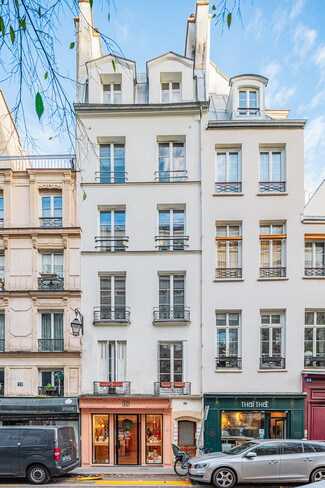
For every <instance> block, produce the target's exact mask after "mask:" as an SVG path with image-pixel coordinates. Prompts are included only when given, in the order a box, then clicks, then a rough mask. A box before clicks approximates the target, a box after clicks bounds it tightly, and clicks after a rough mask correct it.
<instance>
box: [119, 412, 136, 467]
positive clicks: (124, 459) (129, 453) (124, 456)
mask: <svg viewBox="0 0 325 488" xmlns="http://www.w3.org/2000/svg"><path fill="white" fill-rule="evenodd" d="M115 453H116V464H140V416H139V415H115Z"/></svg>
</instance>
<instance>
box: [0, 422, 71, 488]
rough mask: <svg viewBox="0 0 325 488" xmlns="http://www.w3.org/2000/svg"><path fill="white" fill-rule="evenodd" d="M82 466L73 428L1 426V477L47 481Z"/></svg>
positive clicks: (38, 483)
mask: <svg viewBox="0 0 325 488" xmlns="http://www.w3.org/2000/svg"><path fill="white" fill-rule="evenodd" d="M78 466H79V459H78V448H77V442H76V436H75V433H74V429H73V427H47V426H37V427H32V426H30V427H29V426H24V427H21V426H19V427H18V426H17V427H0V476H1V477H12V476H14V477H25V476H26V477H27V478H28V480H29V481H30V482H31V483H34V484H36V485H40V484H42V483H47V482H48V481H49V480H50V478H51V476H60V475H62V474H65V473H67V472H68V471H71V470H72V469H74V468H77V467H78Z"/></svg>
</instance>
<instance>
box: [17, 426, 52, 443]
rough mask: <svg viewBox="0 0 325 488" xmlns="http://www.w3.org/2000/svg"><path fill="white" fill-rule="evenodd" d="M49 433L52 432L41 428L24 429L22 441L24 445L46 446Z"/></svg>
mask: <svg viewBox="0 0 325 488" xmlns="http://www.w3.org/2000/svg"><path fill="white" fill-rule="evenodd" d="M49 434H50V432H46V431H45V430H40V429H22V430H21V441H20V442H21V445H22V446H46V445H47V444H48V439H49Z"/></svg>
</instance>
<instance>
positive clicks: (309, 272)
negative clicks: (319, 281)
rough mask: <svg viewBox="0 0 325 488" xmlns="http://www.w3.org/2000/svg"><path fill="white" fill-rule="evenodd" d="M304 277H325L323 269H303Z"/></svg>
mask: <svg viewBox="0 0 325 488" xmlns="http://www.w3.org/2000/svg"><path fill="white" fill-rule="evenodd" d="M305 276H309V277H313V278H317V277H323V276H325V268H305Z"/></svg>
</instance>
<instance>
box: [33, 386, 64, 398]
mask: <svg viewBox="0 0 325 488" xmlns="http://www.w3.org/2000/svg"><path fill="white" fill-rule="evenodd" d="M38 394H39V395H46V396H53V397H63V396H64V388H63V387H62V386H52V387H48V386H39V387H38Z"/></svg>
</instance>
